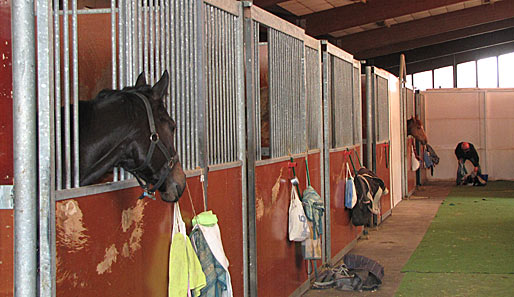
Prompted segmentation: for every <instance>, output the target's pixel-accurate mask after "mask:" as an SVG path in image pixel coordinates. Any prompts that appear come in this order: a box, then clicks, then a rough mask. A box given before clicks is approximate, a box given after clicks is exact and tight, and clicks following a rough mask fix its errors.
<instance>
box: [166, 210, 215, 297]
mask: <svg viewBox="0 0 514 297" xmlns="http://www.w3.org/2000/svg"><path fill="white" fill-rule="evenodd" d="M205 285H206V281H205V274H204V273H203V271H202V265H201V264H200V261H199V260H198V257H197V256H196V253H195V251H194V250H193V246H192V245H191V241H190V240H189V237H187V235H186V224H185V223H184V221H183V220H182V215H181V214H180V207H179V205H178V202H175V205H174V214H173V233H172V238H171V247H170V264H169V283H168V296H169V297H186V296H189V295H188V294H189V293H190V292H189V290H193V291H194V294H199V293H200V290H201V289H202V288H203V287H205Z"/></svg>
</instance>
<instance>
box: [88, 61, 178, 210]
mask: <svg viewBox="0 0 514 297" xmlns="http://www.w3.org/2000/svg"><path fill="white" fill-rule="evenodd" d="M168 83H169V75H168V72H167V71H165V72H164V74H163V75H162V77H161V78H160V79H159V81H158V82H157V83H156V84H155V85H154V86H150V85H148V84H147V83H146V80H145V77H144V73H141V74H140V75H139V77H138V79H137V82H136V85H135V86H131V87H125V88H124V89H123V90H103V91H101V92H100V93H99V94H98V96H97V97H96V98H95V99H94V100H91V101H90V102H85V103H84V105H85V106H84V108H83V111H82V112H83V113H84V115H82V114H81V121H84V123H82V122H81V125H80V129H81V131H80V138H81V143H80V145H81V151H80V153H81V161H80V166H81V174H80V176H81V182H80V184H81V185H87V184H91V183H94V182H96V181H98V179H99V178H100V177H102V176H103V175H104V174H106V173H107V172H109V170H112V168H113V167H114V166H119V167H122V168H124V169H125V170H127V171H129V172H130V173H132V174H133V175H134V176H135V177H136V178H137V180H138V182H139V183H140V185H141V186H142V187H143V188H144V189H145V194H149V195H152V194H153V193H154V192H155V191H159V192H160V194H161V198H162V200H164V201H167V202H175V201H177V200H178V199H179V198H180V196H181V195H182V193H183V191H184V189H185V186H186V176H185V174H184V171H183V169H182V165H181V164H180V161H179V156H178V153H177V150H176V148H175V145H174V139H175V130H176V124H175V122H174V121H173V119H172V118H171V117H170V116H169V115H168V113H167V111H166V108H165V105H164V101H163V99H164V96H165V95H166V90H167V88H168ZM86 104H88V105H86ZM82 124H84V125H82ZM106 127H109V129H105V128H106ZM144 183H146V184H144ZM150 185H153V187H152V188H150Z"/></svg>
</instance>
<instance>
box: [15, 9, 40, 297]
mask: <svg viewBox="0 0 514 297" xmlns="http://www.w3.org/2000/svg"><path fill="white" fill-rule="evenodd" d="M11 25H12V54H13V65H12V72H13V121H14V123H13V126H14V129H13V130H14V131H13V132H14V133H13V149H14V296H15V297H20V296H23V297H24V296H27V297H33V296H36V294H37V290H36V281H37V237H36V236H37V184H38V181H37V149H36V142H37V139H36V137H37V126H36V118H37V117H36V104H37V99H36V71H35V65H36V58H35V52H36V48H35V42H34V40H36V37H35V17H34V1H33V0H25V1H12V17H11Z"/></svg>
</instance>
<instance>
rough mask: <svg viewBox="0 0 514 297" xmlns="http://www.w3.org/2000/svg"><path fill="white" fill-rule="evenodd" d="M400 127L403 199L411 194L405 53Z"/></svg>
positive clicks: (401, 74) (402, 64) (402, 56)
mask: <svg viewBox="0 0 514 297" xmlns="http://www.w3.org/2000/svg"><path fill="white" fill-rule="evenodd" d="M399 73H400V79H399V84H400V128H401V132H402V133H401V141H400V143H401V149H400V152H401V156H402V172H401V181H402V193H401V197H402V199H403V198H404V197H407V195H408V194H409V180H408V175H407V174H408V169H407V151H408V149H407V142H408V138H407V106H408V104H407V89H406V87H405V84H406V77H407V73H406V64H405V55H404V54H401V55H400V71H399Z"/></svg>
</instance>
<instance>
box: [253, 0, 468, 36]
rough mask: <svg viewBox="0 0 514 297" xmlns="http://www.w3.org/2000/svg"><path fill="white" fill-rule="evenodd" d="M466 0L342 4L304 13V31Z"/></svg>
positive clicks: (348, 25) (338, 27) (316, 33)
mask: <svg viewBox="0 0 514 297" xmlns="http://www.w3.org/2000/svg"><path fill="white" fill-rule="evenodd" d="M264 1H265V0H263V2H264ZM465 1H466V0H430V1H413V0H394V1H393V0H390V1H384V0H368V1H367V3H357V4H352V5H345V6H341V7H337V8H333V9H329V10H325V11H321V12H317V13H313V14H309V15H307V16H305V20H306V32H307V34H309V35H311V36H319V35H324V34H328V33H331V32H335V31H339V30H343V29H347V28H351V27H355V26H360V25H365V24H369V23H375V22H380V21H384V20H386V19H390V18H394V17H400V16H404V15H408V14H412V13H416V12H420V11H425V10H430V9H434V8H439V7H443V6H447V5H452V4H456V3H460V2H465ZM254 2H256V1H254Z"/></svg>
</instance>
